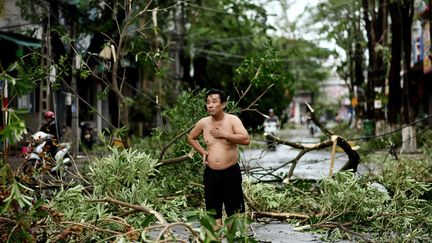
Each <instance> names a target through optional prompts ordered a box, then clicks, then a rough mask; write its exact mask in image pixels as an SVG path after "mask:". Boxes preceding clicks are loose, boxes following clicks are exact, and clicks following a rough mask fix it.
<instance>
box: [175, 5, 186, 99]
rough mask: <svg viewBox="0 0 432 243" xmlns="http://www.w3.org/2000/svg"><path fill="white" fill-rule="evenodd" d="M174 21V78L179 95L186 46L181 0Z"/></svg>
mask: <svg viewBox="0 0 432 243" xmlns="http://www.w3.org/2000/svg"><path fill="white" fill-rule="evenodd" d="M174 22H175V23H174V26H175V29H174V38H173V39H174V41H175V45H174V78H175V82H176V84H175V91H176V92H177V95H178V94H179V93H180V82H181V80H182V79H183V66H182V62H181V59H180V58H181V54H182V52H183V47H184V38H183V37H184V16H183V5H182V2H181V1H177V4H176V9H175V13H174Z"/></svg>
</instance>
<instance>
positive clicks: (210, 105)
mask: <svg viewBox="0 0 432 243" xmlns="http://www.w3.org/2000/svg"><path fill="white" fill-rule="evenodd" d="M206 107H207V112H208V113H209V115H211V116H213V115H216V114H218V113H220V112H223V109H224V108H225V102H224V103H221V99H220V96H219V94H211V95H209V96H207V102H206Z"/></svg>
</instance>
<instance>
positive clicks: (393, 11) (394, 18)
mask: <svg viewBox="0 0 432 243" xmlns="http://www.w3.org/2000/svg"><path fill="white" fill-rule="evenodd" d="M390 18H391V23H392V24H391V32H392V39H391V54H392V55H391V60H390V73H389V103H388V122H389V123H390V124H396V123H397V122H398V116H399V115H400V111H401V95H402V94H401V85H400V71H401V58H402V52H401V50H402V42H401V40H402V23H401V12H400V9H399V5H398V4H397V3H396V2H392V3H390ZM399 118H400V117H399Z"/></svg>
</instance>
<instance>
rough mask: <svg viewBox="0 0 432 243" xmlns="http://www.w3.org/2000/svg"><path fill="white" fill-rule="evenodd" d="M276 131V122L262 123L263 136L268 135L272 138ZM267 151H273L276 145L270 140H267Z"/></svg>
mask: <svg viewBox="0 0 432 243" xmlns="http://www.w3.org/2000/svg"><path fill="white" fill-rule="evenodd" d="M277 131H278V127H277V122H276V121H265V122H264V136H265V135H267V134H270V135H272V136H276V134H277ZM266 143H267V149H269V150H272V151H275V150H276V143H275V142H274V141H272V140H269V139H267V140H266Z"/></svg>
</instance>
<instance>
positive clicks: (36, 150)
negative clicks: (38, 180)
mask: <svg viewBox="0 0 432 243" xmlns="http://www.w3.org/2000/svg"><path fill="white" fill-rule="evenodd" d="M70 147H71V144H70V143H61V144H58V143H57V141H56V139H54V135H52V134H49V133H45V132H41V131H39V132H36V133H35V134H33V135H32V136H31V141H30V144H29V145H28V151H29V152H28V154H27V155H26V157H25V161H24V163H23V164H22V166H21V168H20V170H19V171H20V172H21V173H22V174H25V175H27V176H29V177H33V174H34V172H40V173H44V172H49V173H50V174H51V175H57V176H60V177H62V176H64V173H63V172H64V171H66V170H67V168H68V166H70V165H71V162H72V161H71V157H70V155H69V150H70Z"/></svg>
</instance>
